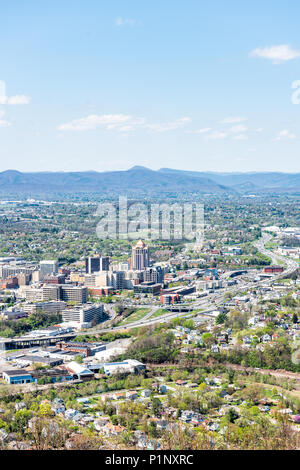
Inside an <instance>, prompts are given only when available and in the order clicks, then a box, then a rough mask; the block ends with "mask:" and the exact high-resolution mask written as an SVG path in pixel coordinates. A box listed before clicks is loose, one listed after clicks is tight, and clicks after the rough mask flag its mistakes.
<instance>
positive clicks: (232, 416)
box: [227, 408, 239, 423]
mask: <svg viewBox="0 0 300 470" xmlns="http://www.w3.org/2000/svg"><path fill="white" fill-rule="evenodd" d="M238 418H239V414H238V413H237V412H236V411H235V409H234V408H230V409H229V411H228V413H227V419H228V421H229V422H230V423H234V422H235V421H236V420H237V419H238Z"/></svg>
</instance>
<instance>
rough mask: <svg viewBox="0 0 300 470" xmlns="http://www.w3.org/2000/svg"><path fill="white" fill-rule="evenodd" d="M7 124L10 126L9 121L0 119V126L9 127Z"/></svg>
mask: <svg viewBox="0 0 300 470" xmlns="http://www.w3.org/2000/svg"><path fill="white" fill-rule="evenodd" d="M9 126H11V122H8V121H4V120H2V119H0V127H9Z"/></svg>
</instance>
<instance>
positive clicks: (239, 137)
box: [234, 134, 248, 140]
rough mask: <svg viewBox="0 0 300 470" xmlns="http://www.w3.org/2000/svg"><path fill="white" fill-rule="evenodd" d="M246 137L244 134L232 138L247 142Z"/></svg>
mask: <svg viewBox="0 0 300 470" xmlns="http://www.w3.org/2000/svg"><path fill="white" fill-rule="evenodd" d="M247 139H248V137H247V136H246V135H245V134H239V135H235V136H234V140H247Z"/></svg>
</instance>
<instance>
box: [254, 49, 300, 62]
mask: <svg viewBox="0 0 300 470" xmlns="http://www.w3.org/2000/svg"><path fill="white" fill-rule="evenodd" d="M250 55H251V56H252V57H261V58H263V59H268V60H272V61H273V63H274V64H280V63H282V62H286V61H288V60H293V59H297V58H298V57H300V50H295V49H292V48H291V47H290V46H289V45H288V44H281V45H279V46H268V47H258V48H257V49H254V50H253V51H251V53H250Z"/></svg>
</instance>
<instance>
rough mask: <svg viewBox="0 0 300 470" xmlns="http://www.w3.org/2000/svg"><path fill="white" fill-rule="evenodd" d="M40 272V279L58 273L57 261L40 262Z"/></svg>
mask: <svg viewBox="0 0 300 470" xmlns="http://www.w3.org/2000/svg"><path fill="white" fill-rule="evenodd" d="M40 271H41V275H42V277H45V276H46V275H47V274H56V273H57V272H58V261H57V260H43V261H40Z"/></svg>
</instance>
